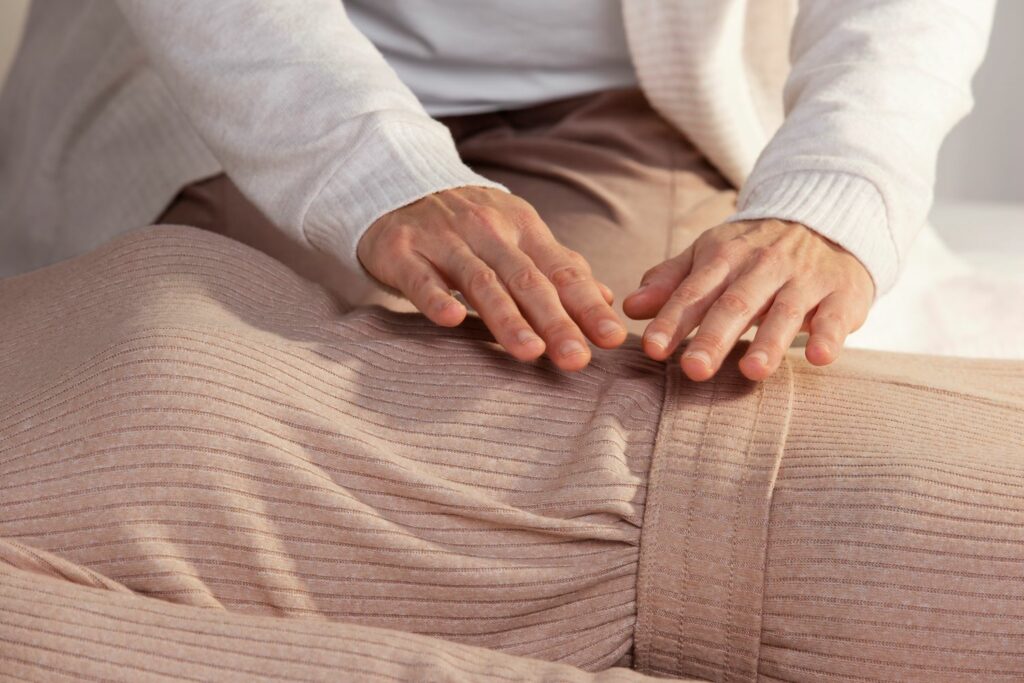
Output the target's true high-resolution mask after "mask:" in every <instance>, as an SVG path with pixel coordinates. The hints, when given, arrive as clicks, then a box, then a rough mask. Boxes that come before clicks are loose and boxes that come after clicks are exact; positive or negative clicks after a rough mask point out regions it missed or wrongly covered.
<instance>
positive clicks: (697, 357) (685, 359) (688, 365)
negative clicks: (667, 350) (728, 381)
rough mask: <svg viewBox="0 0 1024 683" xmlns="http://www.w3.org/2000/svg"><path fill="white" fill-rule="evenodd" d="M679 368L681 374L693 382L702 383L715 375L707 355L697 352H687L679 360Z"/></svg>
mask: <svg viewBox="0 0 1024 683" xmlns="http://www.w3.org/2000/svg"><path fill="white" fill-rule="evenodd" d="M679 367H680V368H681V369H682V371H683V374H684V375H686V376H687V377H688V378H690V379H691V380H693V381H694V382H703V381H706V380H709V379H711V378H712V376H714V375H715V369H714V368H712V367H711V358H710V357H708V354H707V353H705V352H703V351H698V350H687V351H686V352H685V353H683V355H682V357H681V358H680V359H679Z"/></svg>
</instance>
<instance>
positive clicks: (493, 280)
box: [467, 267, 498, 294]
mask: <svg viewBox="0 0 1024 683" xmlns="http://www.w3.org/2000/svg"><path fill="white" fill-rule="evenodd" d="M497 282H498V274H497V273H495V272H494V271H493V270H492V269H490V268H486V267H485V268H477V269H475V270H474V271H473V272H472V273H470V275H469V280H468V281H467V284H468V285H469V289H470V291H472V292H474V293H476V294H483V293H485V292H487V291H488V290H490V289H492V288H493V287H494V286H495V284H497Z"/></svg>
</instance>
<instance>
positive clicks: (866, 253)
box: [726, 170, 900, 300]
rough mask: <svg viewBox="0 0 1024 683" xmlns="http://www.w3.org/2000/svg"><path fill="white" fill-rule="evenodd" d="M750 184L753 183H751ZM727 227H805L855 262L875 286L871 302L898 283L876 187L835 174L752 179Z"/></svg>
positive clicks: (803, 173)
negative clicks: (772, 221)
mask: <svg viewBox="0 0 1024 683" xmlns="http://www.w3.org/2000/svg"><path fill="white" fill-rule="evenodd" d="M751 181H752V182H751ZM751 181H748V183H747V184H746V185H745V186H744V187H743V189H742V191H741V192H740V195H739V197H738V199H737V212H736V213H735V214H733V215H732V216H730V217H729V218H728V219H726V221H727V222H735V221H746V220H755V219H759V218H777V219H779V220H786V221H794V222H797V223H802V224H803V225H806V226H807V227H808V228H810V229H811V230H814V231H815V232H817V233H819V234H821V235H823V236H825V237H827V238H828V239H830V240H832V241H833V242H835V243H836V244H838V245H839V246H841V247H843V248H844V249H846V250H847V251H849V252H850V253H851V254H853V255H854V256H856V257H857V258H858V259H859V260H860V262H861V263H862V264H864V267H865V268H867V270H868V273H869V274H870V275H871V277H872V279H874V281H875V299H876V300H877V299H878V297H880V296H881V295H882V294H884V293H885V292H887V291H888V290H889V289H890V288H891V287H892V286H893V285H894V284H895V282H896V278H897V276H898V274H899V270H900V259H899V252H898V250H897V248H896V243H895V241H894V240H893V238H892V233H891V230H890V225H889V220H890V217H889V216H888V213H887V211H886V206H885V201H884V199H883V197H882V194H881V193H880V192H879V191H878V188H877V187H876V186H875V185H874V183H872V182H870V181H869V180H866V179H865V178H862V177H861V176H858V175H853V174H850V173H842V172H835V171H818V170H797V171H789V172H785V173H779V174H776V175H772V176H768V177H765V178H764V179H756V178H751Z"/></svg>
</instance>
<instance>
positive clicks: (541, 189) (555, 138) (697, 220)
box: [159, 89, 752, 338]
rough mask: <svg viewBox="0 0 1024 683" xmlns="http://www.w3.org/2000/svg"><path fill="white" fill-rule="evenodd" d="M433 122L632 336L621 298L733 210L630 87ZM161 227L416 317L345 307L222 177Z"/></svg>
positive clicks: (323, 263) (728, 193) (711, 175)
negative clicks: (546, 234)
mask: <svg viewBox="0 0 1024 683" xmlns="http://www.w3.org/2000/svg"><path fill="white" fill-rule="evenodd" d="M440 120H441V121H442V122H443V123H445V124H446V125H447V126H448V127H449V129H450V130H451V132H452V136H453V137H454V139H455V141H456V144H457V146H458V150H459V154H460V156H461V157H462V159H463V160H464V161H465V162H466V163H467V164H468V165H469V166H471V167H472V168H473V169H474V170H476V171H477V172H479V173H481V174H483V175H484V176H486V177H488V178H490V179H492V180H495V181H497V182H500V183H503V184H504V185H505V186H506V187H508V188H509V189H510V190H511V191H512V192H514V193H515V194H517V195H519V196H520V197H523V198H524V199H526V200H527V201H529V202H530V203H531V204H532V205H533V206H534V208H536V209H537V211H538V213H539V214H540V215H541V217H542V218H543V219H544V221H545V222H546V223H547V224H548V226H549V227H550V228H551V231H552V233H553V234H554V235H555V237H556V238H557V239H558V241H559V242H561V243H562V244H564V245H565V246H567V247H570V248H572V249H575V250H576V251H578V252H580V253H581V254H583V255H584V256H585V257H586V258H587V260H588V261H589V263H590V264H591V266H592V267H593V270H594V274H595V275H596V276H597V277H598V279H600V280H601V281H602V282H604V283H605V284H607V285H608V286H609V287H611V288H612V291H614V292H615V298H616V302H615V308H616V310H617V311H618V312H619V314H620V316H621V318H622V320H623V322H625V323H626V325H627V328H628V329H629V330H630V331H631V332H634V333H636V334H640V333H642V332H643V330H644V328H645V327H646V325H647V321H634V320H630V319H629V318H627V317H626V316H625V315H624V314H622V304H621V302H622V299H624V298H625V297H626V296H627V295H628V294H629V293H630V292H632V291H633V290H634V289H636V287H638V286H639V284H640V278H641V276H642V275H643V273H644V271H646V270H647V269H648V268H651V267H653V266H655V265H657V264H658V263H661V262H662V261H664V260H665V259H667V258H670V257H672V256H675V255H676V254H678V253H679V252H681V251H682V250H683V249H685V248H686V247H687V246H688V245H689V244H690V243H691V242H692V241H693V240H694V239H695V238H696V237H697V236H698V235H700V233H701V232H703V231H704V230H706V229H707V228H710V227H712V226H713V225H716V224H717V223H719V222H721V221H722V220H723V219H724V218H725V217H726V216H728V215H729V214H730V213H732V212H733V210H734V207H735V199H736V192H735V191H734V190H733V189H732V188H731V187H730V186H729V185H728V183H727V182H726V181H725V179H724V178H722V176H721V175H720V174H719V173H718V172H717V171H716V170H715V169H713V168H712V167H711V166H710V165H709V164H708V163H707V161H705V159H704V158H703V156H702V155H701V154H700V152H698V151H697V150H696V149H695V148H694V147H693V145H691V144H690V143H689V141H688V140H687V139H686V138H684V137H683V136H682V135H681V134H680V133H679V132H678V131H676V130H675V129H674V128H673V127H672V126H671V125H670V124H668V123H667V122H666V121H665V120H664V119H663V118H662V117H661V116H660V115H658V114H657V113H656V112H655V111H654V110H653V109H652V108H651V106H650V105H649V104H648V103H647V100H646V99H645V98H644V96H643V94H642V93H641V91H640V90H639V89H625V90H613V91H606V92H600V93H596V94H590V95H581V96H578V97H573V98H568V99H564V100H558V101H555V102H550V103H546V104H541V105H537V106H534V107H530V108H527V109H521V110H516V111H507V112H499V113H486V114H471V115H466V116H448V117H443V118H441V119H440ZM159 222H161V223H181V224H184V225H193V226H196V227H201V228H204V229H207V230H213V231H215V232H218V233H220V234H223V235H227V236H229V237H232V238H234V239H237V240H240V241H242V242H245V243H246V244H250V245H252V246H255V247H257V248H259V249H262V250H263V251H266V252H267V253H270V254H273V255H275V256H276V257H277V258H279V259H280V260H282V261H284V262H285V263H287V264H288V265H290V266H291V267H292V268H293V269H295V270H297V271H298V272H300V273H302V274H303V275H305V276H306V277H309V278H311V279H314V280H315V281H317V282H321V283H323V284H325V285H327V286H328V287H329V288H330V289H332V290H333V291H335V292H336V293H338V294H339V295H340V297H341V298H342V299H343V300H345V301H348V302H349V303H353V304H362V305H365V304H374V303H376V304H380V305H382V306H385V307H387V308H390V309H392V310H395V311H399V312H403V311H415V310H416V309H415V307H414V306H413V305H412V304H411V303H410V302H409V301H407V300H405V299H400V298H397V297H393V296H390V295H388V294H386V293H384V292H374V293H372V294H371V295H370V296H366V297H362V298H359V299H358V300H353V299H351V298H349V297H348V296H347V291H346V283H345V281H344V280H343V279H341V277H340V276H339V272H338V271H339V269H338V267H337V266H335V265H334V264H332V263H331V262H330V261H328V260H327V257H325V256H324V255H322V254H318V253H315V252H312V251H310V250H307V249H304V248H303V247H302V246H300V245H299V244H297V243H295V242H293V241H291V240H289V239H288V238H287V237H285V236H284V235H283V234H282V233H281V232H280V231H279V230H277V228H275V227H274V226H273V225H272V224H271V223H270V222H269V221H268V220H267V219H266V218H265V217H264V216H263V214H261V213H260V212H259V210H258V209H257V208H256V207H254V206H253V205H252V204H251V203H250V202H249V201H248V200H246V199H245V197H243V196H242V194H241V193H240V192H239V191H238V189H237V188H236V187H235V186H234V185H233V184H232V183H231V181H230V180H229V179H228V178H227V177H226V176H223V175H221V176H216V177H214V178H211V179H208V180H206V181H201V182H199V183H196V184H194V185H191V186H189V187H188V188H185V189H184V190H183V191H182V193H181V194H180V195H179V196H178V197H177V198H176V200H175V201H174V202H173V203H172V205H171V206H170V207H169V208H168V210H167V211H166V212H165V213H164V214H163V215H162V216H161V217H160V218H159ZM745 338H752V337H745Z"/></svg>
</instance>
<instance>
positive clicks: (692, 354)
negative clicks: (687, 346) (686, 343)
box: [683, 349, 711, 368]
mask: <svg viewBox="0 0 1024 683" xmlns="http://www.w3.org/2000/svg"><path fill="white" fill-rule="evenodd" d="M683 358H693V359H694V360H698V361H700V362H701V363H703V364H704V365H706V366H707V367H709V368H710V367H711V356H709V355H708V354H706V353H705V352H703V351H701V350H700V349H694V350H693V351H687V352H686V353H684V354H683Z"/></svg>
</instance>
